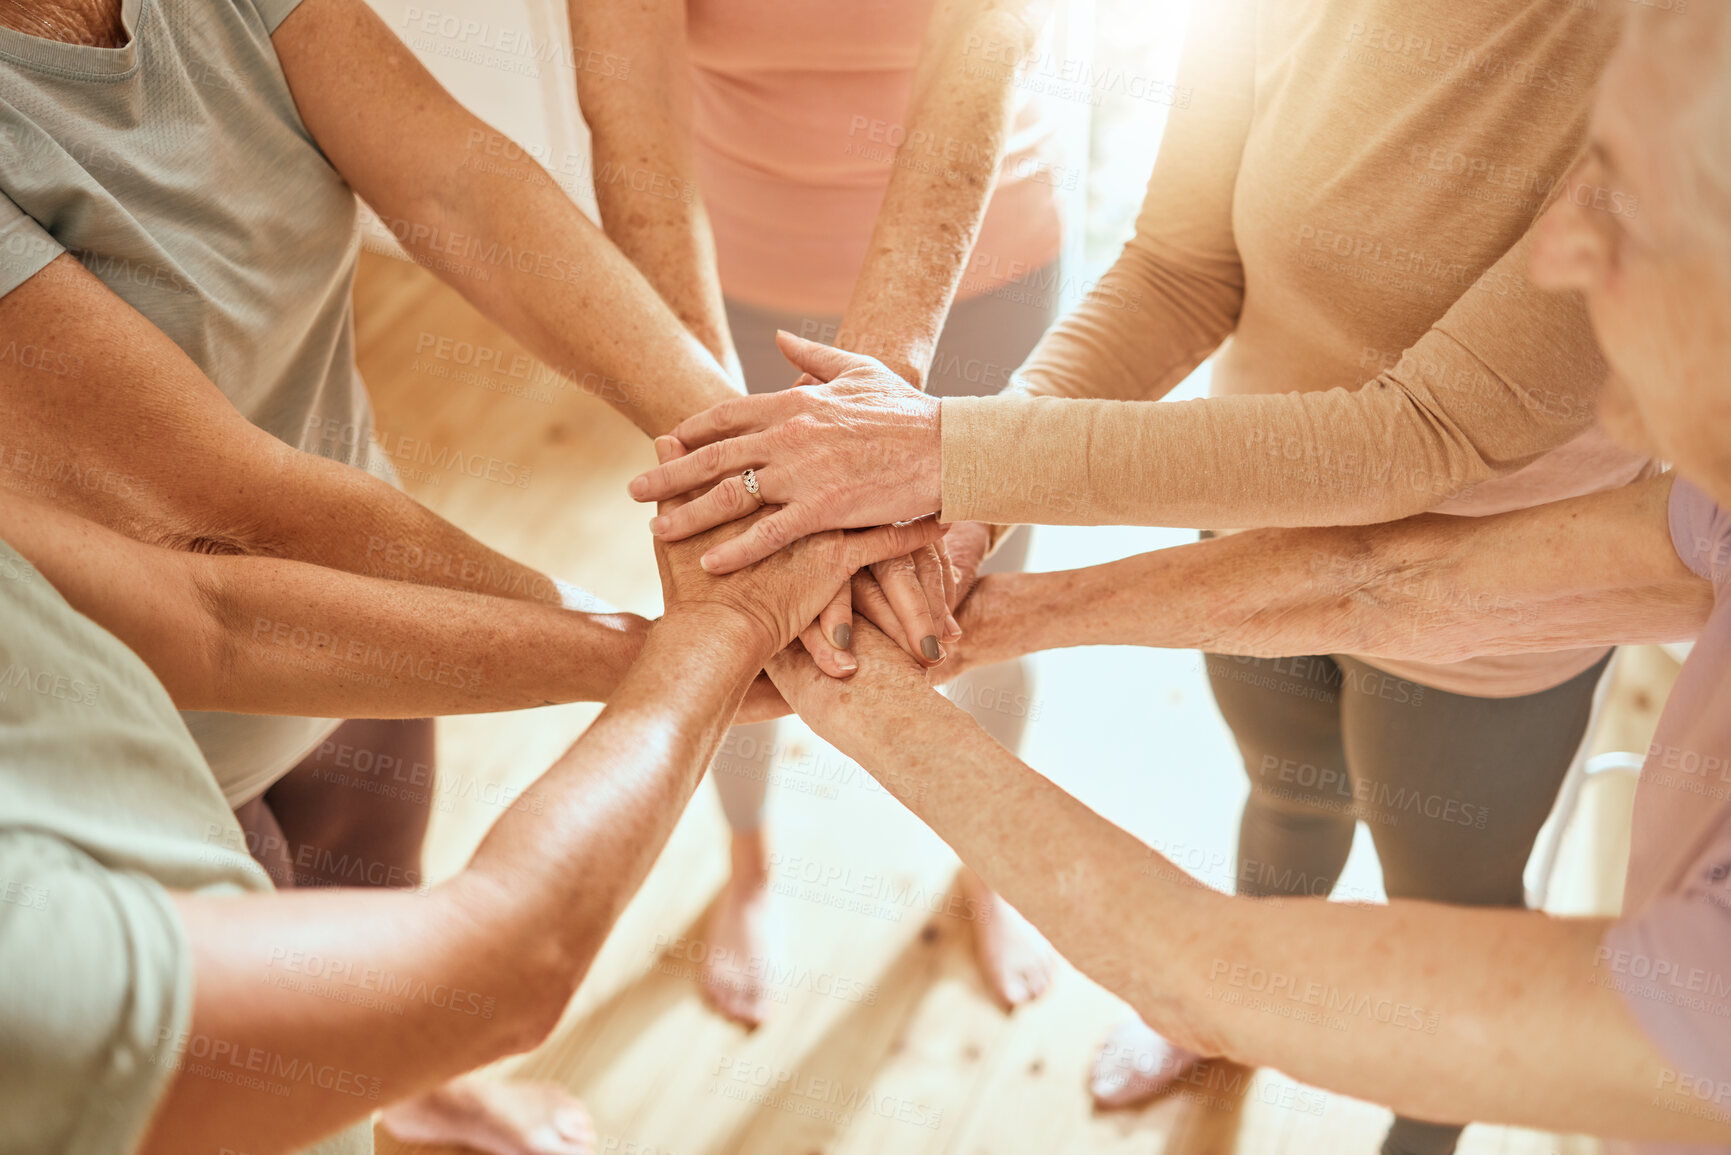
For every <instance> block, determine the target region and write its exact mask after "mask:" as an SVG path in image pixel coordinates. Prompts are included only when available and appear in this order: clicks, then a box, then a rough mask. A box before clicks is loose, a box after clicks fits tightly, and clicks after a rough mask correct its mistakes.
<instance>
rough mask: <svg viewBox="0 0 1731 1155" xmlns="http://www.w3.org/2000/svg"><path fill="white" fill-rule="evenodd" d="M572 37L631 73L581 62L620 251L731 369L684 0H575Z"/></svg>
mask: <svg viewBox="0 0 1731 1155" xmlns="http://www.w3.org/2000/svg"><path fill="white" fill-rule="evenodd" d="M569 8H570V17H571V40H572V43H574V44H581V45H583V46H584V47H585V48H587V49H590V50H592V51H598V52H602V53H607V54H611V55H614V56H618V57H622V58H624V59H625V60H628V61H629V62H630V67H629V71H628V73H627V75H626V76H625V77H623V78H622V77H618V76H608V75H602V74H601V73H600V72H596V71H589V70H585V69H581V68H580V69H578V70H577V101H578V105H579V107H580V109H581V111H582V113H583V119H584V120H585V121H586V122H587V123H588V125H589V141H590V148H591V151H592V157H591V164H592V167H593V169H594V172H595V202H596V205H597V206H598V207H599V208H600V210H601V225H602V227H603V228H604V229H605V230H606V232H607V236H608V238H609V239H610V240H612V242H613V243H614V244H615V245H618V246H619V250H620V252H622V253H624V254H625V256H626V257H628V258H630V260H631V263H632V264H634V265H636V266H637V268H638V269H639V270H640V271H641V272H642V274H643V276H644V278H645V279H646V280H647V281H648V282H649V284H650V285H651V286H652V287H653V288H654V290H655V291H656V292H657V293H658V294H660V296H661V299H662V300H663V301H666V302H667V305H668V307H669V308H670V309H672V310H673V313H674V315H675V316H676V317H678V319H679V321H680V323H681V324H683V325H684V326H685V327H686V328H687V329H689V330H690V331H691V333H692V335H693V336H695V337H696V338H697V339H698V340H699V341H701V342H702V343H703V347H704V348H706V349H708V350H709V351H710V353H712V354H713V355H714V356H715V358H716V359H717V360H718V361H720V362H721V364H722V365H724V366H726V367H727V369H728V371H729V372H730V373H731V374H732V375H733V376H734V377H736V378H737V377H739V376H740V371H739V364H738V358H737V357H736V356H735V354H734V351H733V338H732V336H731V334H730V333H729V332H728V328H727V311H726V309H725V308H724V307H723V305H722V302H721V278H720V276H719V275H718V274H717V272H716V267H715V240H714V236H713V234H712V233H711V232H710V228H709V215H708V213H707V212H706V211H705V209H704V205H703V191H702V189H701V188H700V187H699V186H698V183H697V161H696V158H695V157H694V156H693V154H692V148H691V66H690V61H689V59H688V57H687V54H686V40H685V2H684V0H628V2H621V0H600V2H584V0H573V2H572V3H571V4H570V5H569Z"/></svg>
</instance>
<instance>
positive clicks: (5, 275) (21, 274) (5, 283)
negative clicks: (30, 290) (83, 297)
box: [0, 203, 66, 297]
mask: <svg viewBox="0 0 1731 1155" xmlns="http://www.w3.org/2000/svg"><path fill="white" fill-rule="evenodd" d="M5 207H7V208H11V207H12V206H11V205H10V203H8V204H7V205H6V206H5ZM65 251H66V250H65V249H64V248H62V247H61V245H60V242H59V241H57V240H55V239H54V238H53V237H52V236H50V235H49V234H48V230H47V229H44V228H43V227H42V226H41V225H39V224H37V223H36V221H35V220H34V219H32V218H31V217H28V216H26V215H25V214H24V213H22V212H20V213H18V215H17V216H15V217H12V218H11V219H9V220H4V221H0V297H4V296H6V295H7V294H8V293H10V292H11V291H12V290H13V289H16V288H17V287H18V286H19V285H22V284H23V283H24V282H25V281H28V280H29V279H30V278H31V277H34V276H35V275H36V274H37V273H40V272H41V271H42V270H43V269H45V268H47V267H48V265H49V263H50V262H52V261H53V260H54V258H55V257H58V256H59V255H60V254H61V253H63V252H65Z"/></svg>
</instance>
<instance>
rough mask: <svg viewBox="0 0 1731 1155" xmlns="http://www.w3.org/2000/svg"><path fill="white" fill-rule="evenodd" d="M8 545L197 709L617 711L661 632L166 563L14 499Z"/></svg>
mask: <svg viewBox="0 0 1731 1155" xmlns="http://www.w3.org/2000/svg"><path fill="white" fill-rule="evenodd" d="M0 539H4V540H5V541H7V542H8V543H10V544H11V546H12V547H13V548H14V549H16V550H17V551H18V552H19V553H21V554H23V555H24V557H25V558H26V559H27V560H28V561H29V562H30V563H31V564H32V565H33V566H34V567H35V568H36V569H37V571H38V572H40V573H41V574H42V575H43V576H44V577H45V578H47V579H48V581H49V583H50V584H52V585H53V586H54V588H55V589H57V590H59V591H60V593H61V595H62V596H63V597H65V598H66V600H67V601H68V602H69V603H70V604H71V605H72V607H73V608H74V609H76V610H78V611H79V612H80V613H82V614H84V615H85V616H87V617H89V618H91V619H92V620H93V621H95V622H96V623H97V624H98V625H100V626H102V627H103V628H104V629H106V630H108V632H109V633H111V634H113V635H115V636H116V637H118V638H119V639H120V640H121V641H122V642H125V643H126V645H127V647H128V648H129V649H131V650H132V651H133V652H134V653H136V654H137V655H138V656H139V657H141V658H143V659H144V662H145V664H146V665H148V666H149V667H150V669H151V672H152V673H154V674H155V675H156V676H157V678H158V679H159V680H160V681H161V682H162V684H163V685H164V686H165V687H166V688H167V689H168V692H169V696H170V697H172V698H173V699H174V703H175V705H177V706H179V707H180V708H181V709H183V710H233V711H237V712H240V713H250V714H306V715H311V716H314V717H320V716H341V717H345V718H420V717H425V716H427V715H430V714H464V713H474V712H481V711H488V710H514V709H521V708H524V707H528V706H542V705H547V704H549V703H553V702H578V701H590V702H592V701H605V700H606V698H607V697H608V695H609V694H610V693H611V692H612V690H613V688H614V687H615V686H617V685H618V684H619V679H620V678H622V677H623V676H624V674H625V671H626V669H627V668H628V667H629V666H630V665H631V661H632V659H633V658H634V657H636V655H637V650H638V648H639V647H640V646H641V645H642V643H643V638H644V635H645V634H646V633H647V630H648V623H647V622H645V621H644V620H643V619H642V618H639V617H637V616H636V615H635V614H591V613H579V612H573V611H570V610H564V609H560V608H559V607H557V606H549V605H539V604H535V603H531V602H521V601H507V600H505V599H502V598H491V597H484V596H481V595H478V594H472V593H468V592H465V591H461V590H448V589H439V588H437V587H435V586H425V585H417V584H413V583H409V582H397V581H387V580H385V579H382V578H372V577H362V576H359V575H356V574H351V573H344V572H342V571H341V570H333V569H326V568H324V567H322V566H316V565H308V564H306V563H305V562H296V561H282V560H278V559H275V558H260V557H233V556H221V555H218V556H211V555H206V554H198V553H190V552H187V551H184V550H172V549H164V548H162V547H160V546H154V545H146V544H144V543H142V542H138V541H135V540H133V539H132V538H129V537H126V536H124V535H122V534H118V533H115V532H113V531H112V530H108V529H104V528H103V527H102V526H100V525H97V524H96V523H94V522H91V521H87V520H85V519H83V518H80V517H76V516H74V515H72V514H70V513H67V512H66V511H65V510H62V509H57V508H55V507H54V506H51V505H48V504H45V503H42V502H38V501H34V500H31V499H28V498H19V497H11V496H5V497H0ZM121 575H124V576H121Z"/></svg>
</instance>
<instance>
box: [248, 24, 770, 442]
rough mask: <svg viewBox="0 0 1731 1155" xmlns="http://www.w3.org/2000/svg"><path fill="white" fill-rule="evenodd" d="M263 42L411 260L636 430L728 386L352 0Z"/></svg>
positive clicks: (512, 152) (591, 236)
mask: <svg viewBox="0 0 1731 1155" xmlns="http://www.w3.org/2000/svg"><path fill="white" fill-rule="evenodd" d="M271 43H272V44H273V45H274V46H275V48H276V52H277V56H278V58H279V59H280V60H281V62H282V68H283V73H284V75H285V76H286V77H287V78H288V83H289V88H290V90H291V91H292V92H293V93H294V98H295V105H296V107H297V108H298V109H299V110H300V114H301V119H302V120H303V121H305V123H306V126H307V128H308V130H309V131H310V132H311V133H312V135H313V138H314V139H315V140H316V141H317V142H318V145H319V148H320V149H322V150H323V151H324V153H325V155H326V156H327V157H329V158H330V161H331V164H332V165H333V166H334V167H335V168H336V170H337V171H338V172H339V173H341V174H342V176H343V179H345V180H347V181H348V182H349V184H350V185H352V186H353V187H354V189H355V191H356V192H357V193H359V194H360V195H361V197H362V199H364V200H365V201H366V202H367V203H368V204H369V205H371V206H372V207H373V208H374V210H376V211H377V212H378V214H379V216H380V218H381V219H382V220H383V221H384V223H385V224H386V225H387V226H388V227H389V228H390V229H391V231H392V233H393V235H395V236H396V237H397V238H398V239H399V240H401V241H402V243H403V244H404V246H405V247H406V248H407V249H408V250H409V253H410V255H411V256H414V257H415V258H416V259H417V260H420V261H424V263H425V264H426V266H427V267H428V268H430V269H432V270H433V271H434V272H435V273H436V274H437V275H438V276H439V277H441V278H442V279H444V280H445V281H446V282H448V283H449V284H450V285H451V286H452V287H453V288H455V289H456V290H457V291H458V292H460V293H462V294H463V296H464V297H466V298H468V300H469V301H470V302H471V303H473V304H474V305H475V307H476V308H478V309H480V310H481V311H482V312H483V313H485V314H487V315H488V316H489V317H491V318H492V319H493V320H495V321H497V322H498V323H499V324H500V325H501V326H502V327H503V328H504V329H506V330H507V331H508V332H510V333H511V334H512V335H513V336H515V337H516V338H517V339H518V340H520V341H522V342H523V344H524V345H525V346H526V347H528V348H529V349H530V350H531V351H532V352H534V353H535V355H536V356H538V357H540V358H541V359H542V360H543V361H545V362H546V363H547V364H548V365H550V366H552V367H554V368H556V369H558V370H560V371H562V372H565V373H567V374H569V375H571V376H573V377H574V378H575V379H577V380H579V381H582V380H585V379H588V380H591V381H598V382H600V384H601V387H600V388H598V390H597V391H598V392H599V394H600V396H601V397H602V398H603V399H604V400H607V401H608V402H610V403H611V404H613V405H614V406H615V407H616V408H617V409H619V411H620V412H621V413H623V414H625V415H626V416H627V417H629V418H630V419H631V421H632V422H633V423H635V424H636V425H637V426H638V428H640V429H642V430H643V431H644V432H646V433H650V434H659V433H665V432H666V431H667V430H669V429H671V428H672V427H673V426H674V425H675V424H676V423H677V422H678V421H679V420H681V419H682V418H684V417H688V416H690V415H691V414H693V413H696V412H698V411H700V410H702V409H706V408H708V407H709V406H710V405H713V404H714V403H715V402H717V401H720V400H723V399H725V398H728V397H731V396H735V395H736V394H737V392H738V390H737V388H736V387H735V385H734V384H733V382H732V381H731V380H730V379H729V378H728V376H727V374H726V373H725V372H724V371H723V370H722V367H721V365H720V364H719V363H718V362H717V361H716V359H715V357H714V356H713V355H712V354H711V352H710V351H709V350H708V349H706V348H704V346H703V344H702V342H700V341H699V340H698V339H697V338H696V337H694V336H693V335H692V334H691V333H690V332H688V331H687V330H686V328H685V326H684V325H682V324H681V323H680V320H679V318H678V317H676V316H674V314H673V312H672V311H671V310H669V309H668V307H667V305H666V304H664V303H663V302H662V300H661V298H660V297H659V296H658V295H657V294H656V291H655V289H654V288H653V287H651V285H650V283H649V282H648V281H647V280H645V279H644V277H643V275H642V274H641V273H639V272H638V270H637V269H636V268H635V267H634V266H633V265H632V263H631V261H630V260H628V259H627V258H626V256H625V255H624V254H623V253H621V252H620V251H619V250H618V249H617V248H615V247H614V245H613V244H612V243H610V242H609V241H608V239H607V238H606V237H605V236H604V235H602V233H601V230H599V229H597V228H596V227H595V226H594V225H593V224H591V223H590V221H589V219H588V218H587V217H585V216H584V215H583V213H582V211H581V210H579V209H578V208H577V206H576V205H575V204H574V203H573V202H572V201H571V198H570V197H568V196H566V195H565V193H564V191H563V190H562V189H560V187H559V186H558V184H557V183H556V182H555V181H554V180H553V178H552V177H551V176H550V175H549V174H548V173H547V171H546V170H545V169H544V168H542V167H541V166H540V165H539V164H538V163H536V161H535V160H534V159H533V158H532V157H530V156H529V155H528V154H527V153H526V152H524V151H523V150H522V149H521V148H518V147H516V146H515V145H513V144H511V142H510V141H509V140H507V139H506V138H505V137H503V136H502V135H501V134H499V133H498V132H496V131H495V130H494V129H492V128H490V127H488V126H487V125H486V124H485V123H483V122H482V121H481V120H480V119H479V118H477V117H476V116H474V115H473V114H472V113H470V112H469V111H468V110H467V109H465V108H464V107H463V106H462V105H461V104H459V103H457V101H456V99H455V98H454V97H452V96H451V94H450V93H448V92H446V91H445V90H444V89H443V88H442V87H440V86H439V83H438V82H437V81H436V80H434V79H433V77H432V75H431V74H430V73H429V72H428V71H427V70H426V69H425V68H424V67H422V66H421V64H420V62H419V61H418V60H416V59H415V57H414V54H413V53H411V52H410V51H409V50H408V48H406V47H405V46H404V45H403V43H402V41H400V40H398V39H397V37H396V36H394V35H393V34H392V33H391V31H390V29H389V28H388V27H386V25H385V23H384V22H383V21H382V20H380V19H379V17H378V16H377V15H376V14H374V12H373V11H372V9H370V8H368V7H367V5H366V4H365V3H364V2H363V0H305V2H304V3H302V4H301V5H300V6H299V7H297V8H296V9H295V10H294V12H292V13H290V14H289V16H288V18H287V19H285V20H284V21H283V22H282V24H281V25H280V26H279V27H278V28H277V30H276V33H275V35H273V36H272V37H271ZM645 63H646V61H645ZM608 82H609V83H620V84H624V83H626V81H624V80H615V79H610V80H609V81H608ZM475 159H484V160H485V161H486V163H485V164H472V163H469V162H470V161H471V160H475Z"/></svg>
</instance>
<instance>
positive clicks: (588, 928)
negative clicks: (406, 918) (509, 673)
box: [468, 613, 771, 988]
mask: <svg viewBox="0 0 1731 1155" xmlns="http://www.w3.org/2000/svg"><path fill="white" fill-rule="evenodd" d="M770 653H771V646H769V645H765V644H763V643H762V642H761V641H760V639H759V638H758V637H757V635H756V634H754V633H752V632H751V631H749V630H748V629H746V628H745V627H744V625H743V624H742V621H741V619H738V618H737V617H734V616H730V615H723V614H705V615H702V616H699V615H695V614H691V615H687V614H680V613H670V614H669V616H668V617H665V618H663V619H662V620H661V621H659V622H658V623H656V624H655V626H654V627H652V628H651V630H650V633H649V638H648V640H647V641H646V642H645V643H644V645H643V649H642V651H641V653H640V654H639V655H638V659H637V661H636V662H635V663H634V664H633V665H632V667H631V671H630V673H629V674H627V675H626V678H625V680H624V681H623V682H621V683H620V685H619V686H618V688H617V689H616V690H615V692H614V695H613V698H612V701H611V702H610V703H609V705H608V707H607V708H606V709H605V710H603V711H602V713H601V716H600V717H599V718H598V719H596V721H595V723H594V725H592V726H591V727H590V728H589V729H588V730H587V731H586V732H585V733H584V735H583V737H582V738H580V739H579V740H578V742H577V744H576V745H574V746H573V747H572V748H571V750H570V751H569V752H568V753H567V754H566V755H565V757H564V758H562V759H560V761H559V762H558V763H557V764H555V766H554V767H553V769H551V770H549V771H548V773H547V774H546V775H545V776H544V777H543V778H542V779H541V780H540V781H539V782H538V783H537V784H536V786H535V790H536V792H537V794H538V796H540V797H542V798H544V799H545V800H546V806H545V809H544V811H543V812H542V813H539V814H537V813H529V812H518V811H513V812H510V813H507V814H506V815H505V816H504V817H503V818H501V819H500V821H499V822H498V823H497V824H496V825H495V826H494V827H493V829H492V830H491V831H490V832H489V833H488V835H487V838H486V839H485V841H483V842H482V844H481V846H480V848H479V849H478V850H477V851H476V852H475V857H474V859H473V860H472V862H471V863H470V870H469V872H468V874H469V876H470V877H471V878H473V879H476V880H482V881H484V882H486V883H488V884H490V886H491V887H493V888H496V889H497V890H498V891H499V892H501V893H506V894H510V895H512V896H513V897H512V899H511V900H510V902H509V903H508V904H507V906H506V907H505V908H503V909H502V910H501V912H500V925H499V928H498V929H499V933H500V934H502V935H504V936H506V937H511V936H525V937H526V936H531V935H535V936H545V937H548V938H550V939H552V940H553V941H555V942H557V943H558V944H559V945H560V947H561V949H562V951H563V952H564V954H565V956H566V957H567V958H569V959H571V960H573V961H574V963H575V964H576V965H577V967H578V971H577V973H576V974H575V975H573V977H572V980H571V981H572V985H573V988H574V987H575V984H576V981H577V979H579V978H580V977H581V971H582V969H584V968H586V967H587V966H588V963H589V961H590V960H591V959H592V958H593V957H594V952H595V951H596V950H597V949H599V947H600V944H601V942H602V940H603V939H605V937H606V936H607V933H608V931H609V930H610V929H611V927H612V924H613V921H614V919H615V918H616V917H617V915H618V912H619V911H620V910H621V909H622V908H623V906H624V904H625V902H626V901H628V900H629V898H630V897H631V895H632V894H633V893H634V892H635V891H636V888H637V885H638V884H639V883H640V882H641V881H642V878H643V875H644V874H645V873H647V871H648V869H649V866H650V865H651V864H652V863H653V862H654V859H655V857H656V855H657V854H658V853H659V851H660V848H661V846H662V844H663V843H664V842H665V841H666V839H667V836H668V834H669V833H670V832H671V831H672V828H673V825H674V824H675V823H676V822H677V821H678V819H679V815H680V813H681V812H682V810H683V809H684V806H685V803H686V802H687V801H689V799H690V797H691V793H692V791H693V790H694V789H695V788H696V785H697V782H698V780H699V778H700V777H701V776H702V773H703V769H704V767H705V766H707V765H708V763H709V759H710V757H711V756H712V755H713V754H714V752H715V750H716V748H717V746H719V744H720V742H721V738H722V736H723V735H724V734H725V732H726V729H727V726H728V724H729V723H730V721H731V719H732V718H733V715H734V712H735V710H736V709H737V708H738V706H739V703H740V700H741V699H742V698H743V696H744V694H745V689H746V687H747V685H748V684H749V683H750V681H751V680H752V678H753V677H754V676H755V675H756V673H757V672H758V671H759V670H761V669H762V668H763V664H764V662H766V661H767V660H768V659H769V657H770Z"/></svg>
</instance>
